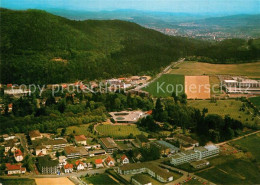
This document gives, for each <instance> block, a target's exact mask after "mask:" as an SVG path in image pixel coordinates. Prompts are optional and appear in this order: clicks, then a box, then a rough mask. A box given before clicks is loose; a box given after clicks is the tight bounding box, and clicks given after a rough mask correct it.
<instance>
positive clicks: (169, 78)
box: [143, 74, 184, 97]
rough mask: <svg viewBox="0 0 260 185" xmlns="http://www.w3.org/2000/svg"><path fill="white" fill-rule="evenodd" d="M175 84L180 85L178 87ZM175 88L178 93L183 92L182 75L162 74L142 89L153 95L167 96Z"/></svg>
mask: <svg viewBox="0 0 260 185" xmlns="http://www.w3.org/2000/svg"><path fill="white" fill-rule="evenodd" d="M177 85H182V86H181V87H179V86H177ZM160 87H161V88H160ZM176 89H178V92H179V93H180V94H181V93H183V92H184V76H183V75H173V74H164V75H162V76H161V77H160V78H159V79H157V80H156V81H154V82H153V83H151V84H150V85H149V86H148V87H146V88H144V89H143V90H144V91H147V92H149V93H150V94H151V95H153V96H154V97H167V96H171V95H172V92H173V91H175V92H177V90H176Z"/></svg>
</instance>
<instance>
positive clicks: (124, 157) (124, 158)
mask: <svg viewBox="0 0 260 185" xmlns="http://www.w3.org/2000/svg"><path fill="white" fill-rule="evenodd" d="M121 163H122V164H128V163H129V159H128V158H127V156H126V155H125V154H124V155H122V157H121Z"/></svg>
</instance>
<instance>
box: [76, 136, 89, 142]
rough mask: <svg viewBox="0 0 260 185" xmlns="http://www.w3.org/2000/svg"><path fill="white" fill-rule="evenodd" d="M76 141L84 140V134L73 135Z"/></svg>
mask: <svg viewBox="0 0 260 185" xmlns="http://www.w3.org/2000/svg"><path fill="white" fill-rule="evenodd" d="M75 140H76V141H86V140H87V138H86V137H85V136H84V135H79V136H75Z"/></svg>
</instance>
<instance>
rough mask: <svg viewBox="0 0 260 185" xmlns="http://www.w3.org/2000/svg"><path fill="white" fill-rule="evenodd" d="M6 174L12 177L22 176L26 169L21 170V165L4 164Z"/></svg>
mask: <svg viewBox="0 0 260 185" xmlns="http://www.w3.org/2000/svg"><path fill="white" fill-rule="evenodd" d="M5 167H6V170H7V174H8V175H13V174H24V173H25V172H26V168H23V167H22V165H21V164H10V163H6V164H5Z"/></svg>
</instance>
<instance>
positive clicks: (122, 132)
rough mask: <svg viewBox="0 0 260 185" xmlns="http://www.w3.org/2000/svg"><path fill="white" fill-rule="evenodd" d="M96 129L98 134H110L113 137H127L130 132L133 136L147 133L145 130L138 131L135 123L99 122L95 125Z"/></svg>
mask: <svg viewBox="0 0 260 185" xmlns="http://www.w3.org/2000/svg"><path fill="white" fill-rule="evenodd" d="M96 130H97V131H98V132H99V133H100V135H105V136H110V137H113V138H127V137H128V136H129V135H130V134H133V136H136V135H139V134H144V135H148V134H147V133H146V132H142V131H140V130H139V129H138V128H137V126H136V125H108V124H105V125H103V124H100V125H98V126H97V127H96Z"/></svg>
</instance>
